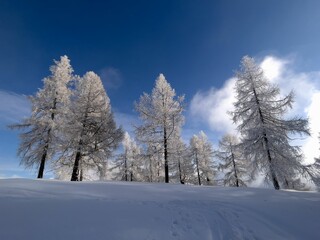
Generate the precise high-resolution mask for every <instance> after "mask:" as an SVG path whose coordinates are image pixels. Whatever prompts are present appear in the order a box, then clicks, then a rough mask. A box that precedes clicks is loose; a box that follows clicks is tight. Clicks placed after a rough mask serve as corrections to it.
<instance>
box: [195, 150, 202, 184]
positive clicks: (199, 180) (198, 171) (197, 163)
mask: <svg viewBox="0 0 320 240" xmlns="http://www.w3.org/2000/svg"><path fill="white" fill-rule="evenodd" d="M196 167H197V174H198V183H199V185H201V178H200V170H199V161H198V152H197V150H196Z"/></svg>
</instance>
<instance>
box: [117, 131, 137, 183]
mask: <svg viewBox="0 0 320 240" xmlns="http://www.w3.org/2000/svg"><path fill="white" fill-rule="evenodd" d="M122 145H123V153H122V154H120V155H119V156H118V157H117V158H116V159H115V166H114V167H113V169H116V179H119V180H122V181H139V180H140V179H141V176H140V175H141V171H142V170H141V167H142V161H141V149H140V147H139V146H138V145H137V143H136V142H135V141H134V139H132V138H131V137H130V135H129V133H128V132H125V134H124V138H123V141H122Z"/></svg>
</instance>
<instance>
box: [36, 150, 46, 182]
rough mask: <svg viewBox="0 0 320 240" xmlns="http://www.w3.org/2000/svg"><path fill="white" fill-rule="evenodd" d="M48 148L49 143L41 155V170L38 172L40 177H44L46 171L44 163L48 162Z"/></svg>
mask: <svg viewBox="0 0 320 240" xmlns="http://www.w3.org/2000/svg"><path fill="white" fill-rule="evenodd" d="M47 149H48V144H47V145H46V146H45V147H44V152H43V154H42V157H41V162H40V167H39V172H38V178H43V172H44V165H45V162H46V158H47V151H48V150H47Z"/></svg>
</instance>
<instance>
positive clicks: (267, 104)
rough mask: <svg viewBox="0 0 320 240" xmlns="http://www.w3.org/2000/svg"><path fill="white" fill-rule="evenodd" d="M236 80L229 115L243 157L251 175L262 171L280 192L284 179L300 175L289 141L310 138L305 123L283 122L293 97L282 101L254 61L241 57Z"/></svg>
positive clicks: (297, 154) (298, 159) (295, 151)
mask: <svg viewBox="0 0 320 240" xmlns="http://www.w3.org/2000/svg"><path fill="white" fill-rule="evenodd" d="M236 77H237V82H236V99H237V101H236V102H235V103H234V107H235V109H234V111H233V112H232V113H231V114H232V115H233V121H234V122H235V123H236V124H238V127H237V129H238V131H239V132H240V133H241V136H242V139H241V142H242V143H241V147H242V149H243V153H244V156H245V158H246V159H248V160H249V159H250V160H251V166H252V169H253V173H255V172H257V171H258V170H262V171H263V172H264V173H265V174H266V179H268V180H270V181H271V182H272V183H273V186H274V188H275V189H280V186H281V184H283V185H284V186H285V185H286V182H287V179H293V177H294V176H296V175H297V174H301V173H302V170H303V166H302V164H301V161H302V154H301V150H300V147H298V146H292V145H290V140H291V138H290V137H291V136H292V134H295V133H299V134H307V135H309V130H308V127H307V125H308V121H307V120H306V119H302V118H292V119H284V114H285V113H286V112H287V110H288V109H290V108H291V107H292V103H293V97H294V95H293V93H292V92H290V93H289V94H288V95H287V96H285V97H284V98H281V97H280V90H279V88H278V87H277V86H275V85H272V84H271V83H270V82H268V80H267V79H266V77H265V76H264V73H263V70H262V69H261V68H260V67H259V66H258V65H257V64H256V63H255V61H254V59H253V58H250V57H248V56H245V57H243V59H242V61H241V69H240V71H239V72H237V74H236Z"/></svg>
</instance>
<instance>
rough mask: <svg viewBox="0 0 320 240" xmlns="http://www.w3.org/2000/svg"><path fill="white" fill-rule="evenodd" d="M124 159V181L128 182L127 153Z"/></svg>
mask: <svg viewBox="0 0 320 240" xmlns="http://www.w3.org/2000/svg"><path fill="white" fill-rule="evenodd" d="M125 155H126V156H125V157H124V180H125V181H128V164H127V152H126V153H125Z"/></svg>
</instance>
